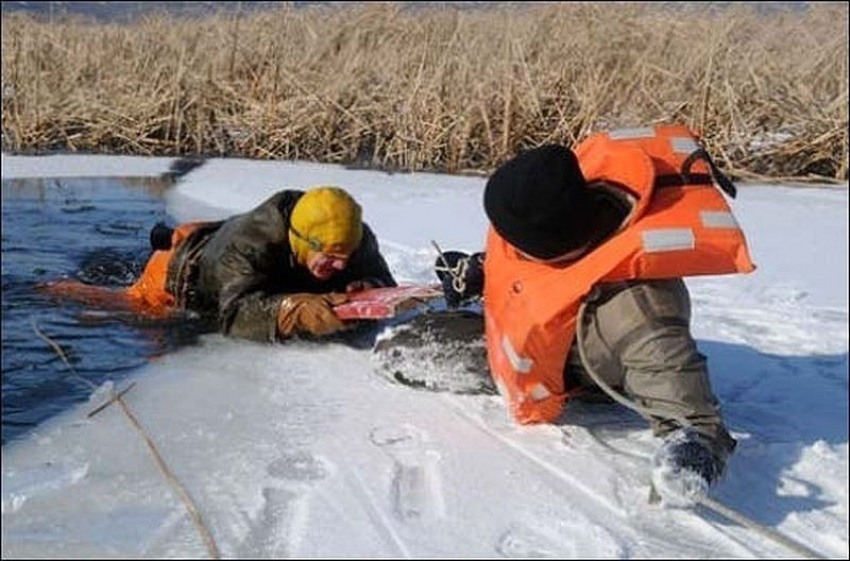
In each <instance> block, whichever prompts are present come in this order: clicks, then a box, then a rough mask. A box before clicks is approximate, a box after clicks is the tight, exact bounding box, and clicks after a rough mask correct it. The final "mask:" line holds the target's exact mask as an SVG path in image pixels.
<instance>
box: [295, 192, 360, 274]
mask: <svg viewBox="0 0 850 561" xmlns="http://www.w3.org/2000/svg"><path fill="white" fill-rule="evenodd" d="M360 216H361V209H360V205H358V204H357V202H356V201H355V200H354V199H353V198H352V197H351V195H349V194H348V193H346V192H345V191H343V190H342V189H340V188H339V187H315V188H313V189H310V190H309V191H307V192H306V193H304V195H302V196H301V198H300V199H298V202H297V203H295V207H294V208H293V209H292V214H291V215H290V217H289V245H290V247H292V252H293V253H294V254H295V258H296V259H297V260H298V262H299V263H300V264H302V265H303V264H305V263H306V262H307V255H308V254H309V252H310V251H321V252H323V253H328V254H333V255H345V256H348V255H351V254H352V253H353V252H354V250H355V249H357V246H359V245H360V240H361V238H362V237H363V223H362V222H361V220H360Z"/></svg>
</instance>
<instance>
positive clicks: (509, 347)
mask: <svg viewBox="0 0 850 561" xmlns="http://www.w3.org/2000/svg"><path fill="white" fill-rule="evenodd" d="M502 350H503V351H505V354H506V355H508V361H510V363H511V366H513V368H514V370H516V371H517V372H519V373H520V374H528V373H529V372H531V367H532V366H534V361H533V360H531V359H530V358H525V357H521V356H519V355H518V354H517V352H516V349H514V346H513V344H511V340H510V339H508V336H507V335H504V336H503V337H502Z"/></svg>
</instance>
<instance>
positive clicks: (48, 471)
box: [2, 155, 848, 558]
mask: <svg viewBox="0 0 850 561" xmlns="http://www.w3.org/2000/svg"><path fill="white" fill-rule="evenodd" d="M171 161H172V160H169V159H163V158H151V159H145V158H117V157H95V156H63V157H59V156H49V157H20V156H8V155H4V156H3V161H2V164H3V177H4V178H10V177H37V176H46V175H56V176H74V175H76V176H91V175H125V176H127V175H146V174H154V175H155V174H159V173H165V172H167V171H168V169H169V166H170V164H171ZM115 170H121V171H120V172H118V171H115ZM484 182H485V179H484V178H481V177H456V176H450V175H438V174H423V173H411V174H407V173H395V174H389V173H382V172H377V171H364V170H350V169H345V168H344V167H341V166H331V165H318V164H310V163H304V162H268V161H267V162H257V161H248V160H231V159H226V160H225V159H217V160H209V161H208V162H207V163H205V164H204V165H203V166H201V167H199V168H196V169H194V170H192V171H190V172H189V173H188V174H187V175H185V176H183V177H182V178H181V180H180V182H179V184H178V186H177V187H176V189H175V190H173V191H172V192H170V194H169V195H168V206H169V210H170V212H171V214H172V215H173V216H174V217H175V218H176V219H177V220H181V221H182V220H190V219H209V218H219V217H224V216H227V215H229V214H231V213H234V212H241V211H244V210H247V209H249V208H251V207H253V206H254V205H256V204H258V203H260V202H261V201H262V200H264V199H265V198H266V197H267V196H269V195H271V194H272V193H273V192H275V191H276V190H278V189H282V188H293V187H294V188H307V187H311V186H315V185H322V184H335V185H339V186H342V187H345V188H346V189H349V190H350V191H351V192H352V193H353V194H354V196H355V197H356V198H357V199H358V200H359V201H360V202H361V204H362V206H363V210H364V218H365V220H366V221H367V222H368V223H369V224H370V225H371V226H372V227H373V229H374V230H375V232H376V233H377V235H378V237H379V240H380V243H381V247H382V250H383V252H384V254H385V256H386V257H387V261H388V263H389V265H390V267H391V269H392V270H393V272H394V274H395V275H396V277H397V279H398V280H399V281H403V282H407V281H410V282H431V281H432V280H433V277H432V275H433V273H432V265H433V261H434V250H433V248H432V246H431V240H436V241H437V242H438V243H439V244H440V246H441V247H442V248H443V249H459V250H466V251H474V250H480V249H482V246H483V243H484V234H485V229H486V218H485V216H484V214H483V210H482V205H481V200H482V199H481V198H482V190H483V187H484ZM739 187H740V189H739V196H738V198H737V199H736V200H734V201H732V208H733V211H734V212H735V214H736V217H737V219H738V221H739V223H740V224H741V225H742V227H743V228H744V230H745V232H746V233H747V236H748V240H749V242H750V249H751V253H752V255H753V258H754V260H755V262H756V264H757V266H758V269H757V270H756V271H755V272H754V273H752V274H750V275H743V276H717V277H700V278H689V279H687V281H686V282H687V284H688V286H689V288H690V289H691V297H692V302H693V308H694V310H693V323H692V325H693V331H694V335H695V337H696V338H697V340H698V344H699V347H700V350H701V351H702V352H703V353H704V354H706V355H707V356H708V358H709V367H710V369H711V372H712V387H713V389H714V392H715V393H716V394H717V395H718V397H719V399H720V401H721V403H722V405H723V412H724V415H725V418H726V421H727V424H728V426H729V428H730V430H731V431H732V433H733V435H734V436H735V437H736V438H737V439H738V440H739V444H738V448H737V450H736V453H735V454H734V455H733V456H732V458H731V459H730V461H729V464H728V469H727V474H726V477H725V478H724V480H723V481H722V482H721V483H720V485H719V486H718V487H717V488H716V489H714V490H713V492H712V496H713V497H714V499H716V500H717V501H720V502H721V503H723V504H724V505H726V506H728V507H730V508H733V509H735V510H736V511H738V512H740V513H742V514H743V515H745V516H747V517H749V518H750V519H752V520H755V521H756V522H758V523H759V524H762V525H764V526H766V527H768V528H770V529H772V530H774V531H778V532H781V533H782V534H783V535H786V536H788V537H790V538H792V539H793V540H795V541H796V542H799V543H801V544H803V545H805V546H806V547H808V548H811V549H813V550H815V551H816V552H818V553H820V554H821V555H824V556H827V557H838V558H847V557H848V436H847V435H848V383H847V382H848V358H847V357H848V304H847V294H848V258H847V256H848V190H847V187H846V186H844V187H841V188H827V187H820V188H788V187H776V186H766V185H761V186H759V185H742V186H739ZM60 343H61V342H60ZM133 381H135V382H136V386H135V387H134V388H133V389H132V390H131V391H130V392H129V393H127V394H126V397H125V398H126V400H127V402H128V403H129V405H130V407H131V408H132V411H133V413H134V414H135V415H136V416H137V417H138V419H139V421H140V422H141V424H142V425H143V426H144V428H145V429H146V430H147V431H148V433H149V434H150V435H151V436H152V438H153V440H154V441H155V442H156V445H157V447H158V449H159V450H160V452H161V454H162V456H163V457H164V458H165V460H166V462H167V463H168V465H169V467H170V468H171V469H172V471H173V472H174V474H175V475H176V476H177V478H178V479H179V480H180V481H181V482H182V483H183V484H184V485H185V486H186V487H187V489H188V491H189V493H190V494H191V496H192V497H193V499H194V500H195V501H196V503H197V505H198V509H199V512H200V514H201V516H202V517H203V519H204V521H205V523H206V525H207V526H208V527H209V529H210V532H211V534H212V536H213V538H214V540H215V542H216V544H217V547H218V548H219V550H220V551H221V554H222V556H224V557H241V558H261V557H381V558H409V557H417V558H419V557H428V558H443V557H497V556H501V557H556V558H593V557H622V558H633V557H659V558H698V557H707V558H727V557H742V558H761V557H797V556H798V555H799V554H796V553H794V552H793V551H791V550H789V549H786V548H785V547H784V546H783V545H781V544H779V543H777V542H775V541H772V540H770V539H768V538H766V537H765V536H763V535H762V534H760V533H757V532H755V531H754V530H752V529H750V528H746V527H743V526H740V525H737V524H735V523H733V522H731V521H728V520H726V519H724V518H723V517H721V516H719V515H717V514H715V513H713V512H711V511H709V510H707V509H704V508H702V507H700V508H699V509H697V510H696V511H691V510H681V509H664V508H661V507H659V506H657V505H650V504H648V501H647V496H648V488H649V487H648V486H649V479H650V462H649V458H650V456H651V455H652V453H653V452H654V451H655V449H656V448H657V446H658V445H659V441H658V440H657V439H654V438H653V437H652V436H651V434H650V432H649V430H648V427H647V426H646V423H645V422H644V421H643V420H641V419H640V418H639V417H637V416H636V415H635V414H634V413H631V412H630V411H626V410H624V409H623V408H622V407H620V406H617V405H590V404H581V403H575V404H573V403H571V404H569V405H568V409H567V412H566V413H565V415H564V417H563V422H561V423H559V424H557V425H545V426H534V427H518V426H516V425H514V424H513V423H512V421H511V420H510V419H509V418H508V416H507V413H506V412H505V408H504V406H503V404H502V402H501V399H500V398H499V397H498V396H490V395H457V394H453V393H448V392H429V391H422V390H416V389H412V388H410V387H406V386H402V385H398V384H392V383H390V382H389V381H388V380H387V379H386V378H384V377H382V376H381V375H379V374H376V373H375V372H374V366H373V363H372V361H371V355H370V353H369V352H368V351H367V350H358V349H352V348H348V347H344V346H341V345H316V344H309V343H294V344H288V345H262V344H257V343H251V342H245V341H235V340H229V339H226V338H224V337H222V336H220V335H209V336H206V337H204V338H202V341H201V343H200V344H199V345H197V346H194V347H189V348H185V349H183V350H180V351H178V352H175V353H173V354H171V355H168V356H165V357H162V358H161V359H158V360H156V361H153V362H151V363H150V364H149V365H147V366H145V367H144V368H142V369H141V370H140V371H139V372H138V373H137V374H136V376H135V377H134V378H133ZM93 404H94V400H93V401H92V403H90V404H87V405H86V407H81V408H78V409H74V410H72V411H69V412H68V413H66V414H64V415H62V416H60V417H57V418H54V419H53V420H51V421H49V422H47V423H45V424H44V425H42V426H40V427H38V428H37V429H36V430H35V431H33V432H32V433H31V434H30V436H29V437H27V438H25V439H23V440H21V441H16V442H13V443H11V444H9V445H7V446H5V447H4V449H3V458H2V507H3V508H2V553H3V557H19V556H35V557H206V556H207V550H206V548H205V547H204V543H203V541H202V539H201V538H200V535H199V533H198V531H197V529H196V528H195V526H194V525H193V523H192V520H191V518H190V516H189V515H188V514H187V513H186V509H185V508H184V505H183V503H182V502H181V500H180V499H179V498H178V496H177V494H175V492H174V491H173V490H172V489H171V488H170V487H169V485H168V483H167V481H166V479H165V478H164V477H163V476H162V475H161V474H160V473H159V471H158V470H157V467H156V464H155V463H154V461H153V460H152V458H151V455H150V454H149V452H148V450H147V448H146V447H145V445H144V443H143V441H142V439H141V438H140V437H139V436H138V434H137V433H136V432H135V431H134V430H133V428H132V427H131V425H130V424H129V423H128V422H127V419H126V418H125V417H124V415H123V414H122V412H121V410H120V408H119V407H116V406H111V407H109V408H107V409H106V410H104V411H103V412H101V413H100V414H98V415H97V416H95V417H93V418H92V419H86V418H85V413H86V412H88V410H90V409H91V408H93Z"/></svg>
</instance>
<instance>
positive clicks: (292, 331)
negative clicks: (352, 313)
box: [277, 292, 348, 338]
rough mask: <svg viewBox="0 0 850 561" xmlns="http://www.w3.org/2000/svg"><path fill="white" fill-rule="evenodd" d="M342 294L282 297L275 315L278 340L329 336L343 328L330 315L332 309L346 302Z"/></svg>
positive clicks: (333, 316)
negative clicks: (305, 334)
mask: <svg viewBox="0 0 850 561" xmlns="http://www.w3.org/2000/svg"><path fill="white" fill-rule="evenodd" d="M347 300H348V297H347V296H346V295H345V294H339V293H336V292H332V293H328V294H307V293H298V294H290V295H288V296H286V297H285V298H284V299H283V300H282V301H281V303H280V308H279V309H278V313H277V333H278V336H279V337H281V338H286V337H291V336H293V335H296V334H299V333H302V334H303V333H307V334H310V335H319V336H321V335H330V334H331V333H334V332H336V331H339V330H341V329H345V328H346V327H347V326H346V325H345V324H344V323H343V322H342V320H341V319H339V318H338V317H337V316H336V314H335V313H334V311H333V307H334V306H336V305H338V304H342V303H343V302H345V301H347Z"/></svg>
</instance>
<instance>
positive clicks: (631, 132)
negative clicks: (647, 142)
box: [608, 127, 655, 140]
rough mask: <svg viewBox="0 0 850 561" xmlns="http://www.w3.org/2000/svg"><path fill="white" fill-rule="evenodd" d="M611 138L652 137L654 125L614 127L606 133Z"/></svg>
mask: <svg viewBox="0 0 850 561" xmlns="http://www.w3.org/2000/svg"><path fill="white" fill-rule="evenodd" d="M608 137H609V138H610V139H611V140H624V139H629V138H653V137H655V128H654V127H636V128H632V129H616V130H613V131H611V132H609V133H608Z"/></svg>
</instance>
